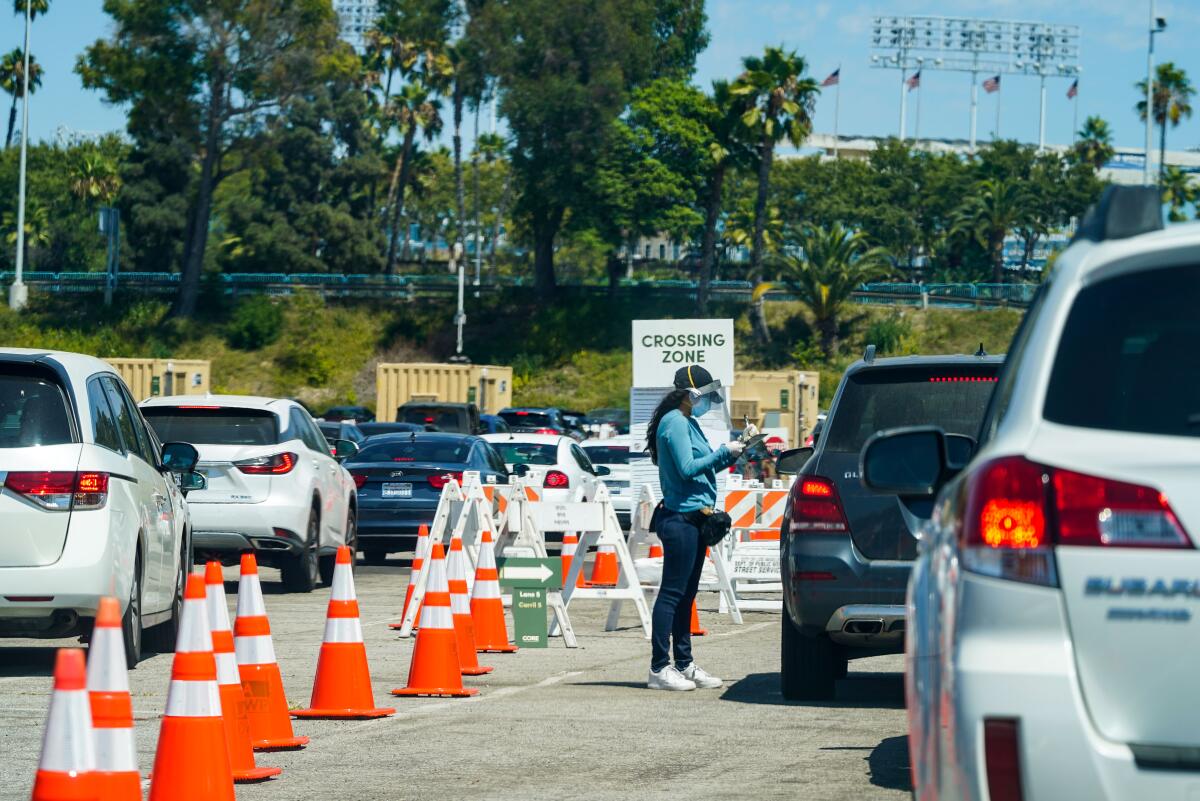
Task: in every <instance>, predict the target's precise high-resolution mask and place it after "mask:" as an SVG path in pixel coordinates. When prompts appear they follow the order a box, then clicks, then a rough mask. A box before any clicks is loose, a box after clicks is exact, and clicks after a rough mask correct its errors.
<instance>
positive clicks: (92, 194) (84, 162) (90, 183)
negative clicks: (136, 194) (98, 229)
mask: <svg viewBox="0 0 1200 801" xmlns="http://www.w3.org/2000/svg"><path fill="white" fill-rule="evenodd" d="M70 180H71V193H72V194H74V195H75V197H77V198H79V199H80V200H82V201H84V202H85V203H88V204H91V203H93V202H99V203H100V205H101V206H110V205H112V202H113V200H114V199H116V196H117V192H118V191H120V189H121V176H120V175H119V174H118V171H117V165H116V164H115V163H113V161H112V159H110V158H108V157H106V156H104V155H101V154H99V153H89V154H87V155H85V156H83V157H82V158H81V159H80V160H79V162H78V163H77V164H75V165H74V166H73V167H72V169H71V179H70Z"/></svg>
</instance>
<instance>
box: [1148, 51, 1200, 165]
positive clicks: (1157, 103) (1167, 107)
mask: <svg viewBox="0 0 1200 801" xmlns="http://www.w3.org/2000/svg"><path fill="white" fill-rule="evenodd" d="M1154 72H1155V75H1154V124H1155V125H1157V126H1158V175H1159V180H1160V181H1161V180H1162V175H1163V172H1164V170H1165V169H1166V154H1167V123H1170V124H1171V127H1172V128H1178V127H1179V123H1180V122H1181V121H1182V120H1183V118H1184V117H1189V118H1190V117H1191V116H1192V95H1194V94H1195V93H1196V89H1195V87H1193V86H1192V82H1191V81H1190V80H1188V77H1187V72H1186V71H1185V70H1184V69H1183V68H1182V67H1176V66H1175V62H1173V61H1164V62H1163V63H1162V64H1159V65H1158V67H1157V68H1156V69H1155V71H1154ZM1137 87H1138V91H1139V92H1141V95H1142V99H1141V100H1139V101H1138V104H1137V112H1138V117H1139V118H1140V119H1141V120H1142V121H1143V122H1145V120H1146V82H1145V81H1138V83H1137ZM1149 157H1150V154H1149V153H1147V154H1146V158H1149Z"/></svg>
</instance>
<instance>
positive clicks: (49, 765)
mask: <svg viewBox="0 0 1200 801" xmlns="http://www.w3.org/2000/svg"><path fill="white" fill-rule="evenodd" d="M95 769H96V749H95V743H94V742H93V740H92V712H91V709H90V705H89V703H88V694H87V675H86V670H85V668H84V666H83V651H82V650H80V649H79V648H60V649H59V651H58V654H57V655H56V656H55V658H54V689H53V690H52V691H51V693H50V709H49V711H48V712H47V713H46V729H45V731H44V733H43V734H42V753H41V757H40V758H39V759H38V769H37V775H36V776H35V778H34V780H33V794H32V796H31V800H32V801H76V799H78V801H84V799H95V798H99V797H100V796H99V793H98V788H97V786H96V776H95V773H94V771H95Z"/></svg>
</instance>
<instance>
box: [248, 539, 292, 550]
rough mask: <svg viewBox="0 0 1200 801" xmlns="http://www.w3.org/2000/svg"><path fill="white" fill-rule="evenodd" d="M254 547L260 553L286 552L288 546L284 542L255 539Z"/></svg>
mask: <svg viewBox="0 0 1200 801" xmlns="http://www.w3.org/2000/svg"><path fill="white" fill-rule="evenodd" d="M254 547H255V548H257V549H258V550H260V551H286V550H288V544H287V542H285V541H284V540H268V539H265V538H264V539H256V540H255V541H254Z"/></svg>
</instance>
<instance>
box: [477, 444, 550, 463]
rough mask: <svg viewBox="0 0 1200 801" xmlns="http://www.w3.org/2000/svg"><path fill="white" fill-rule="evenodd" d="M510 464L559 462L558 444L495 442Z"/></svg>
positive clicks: (495, 445)
mask: <svg viewBox="0 0 1200 801" xmlns="http://www.w3.org/2000/svg"><path fill="white" fill-rule="evenodd" d="M492 447H494V448H495V449H496V450H497V451H498V452H499V453H500V458H502V459H504V461H505V462H506V463H508V464H558V446H557V445H551V444H544V443H540V442H493V443H492Z"/></svg>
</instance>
